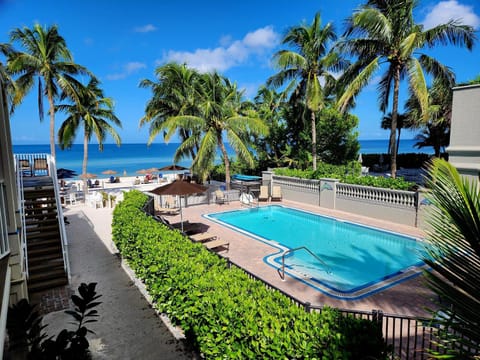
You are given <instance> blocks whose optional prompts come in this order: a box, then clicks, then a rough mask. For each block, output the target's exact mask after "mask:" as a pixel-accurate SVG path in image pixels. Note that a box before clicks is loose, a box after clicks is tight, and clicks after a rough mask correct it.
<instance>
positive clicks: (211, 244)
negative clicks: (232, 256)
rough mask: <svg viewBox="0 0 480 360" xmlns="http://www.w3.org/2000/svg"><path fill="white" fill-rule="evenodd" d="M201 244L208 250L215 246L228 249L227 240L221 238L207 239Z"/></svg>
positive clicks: (215, 247)
mask: <svg viewBox="0 0 480 360" xmlns="http://www.w3.org/2000/svg"><path fill="white" fill-rule="evenodd" d="M203 245H204V246H205V247H206V248H207V249H208V250H213V249H217V248H220V247H222V248H225V249H226V250H227V251H229V250H230V243H229V242H228V241H225V240H222V239H215V240H212V241H207V242H205V243H203Z"/></svg>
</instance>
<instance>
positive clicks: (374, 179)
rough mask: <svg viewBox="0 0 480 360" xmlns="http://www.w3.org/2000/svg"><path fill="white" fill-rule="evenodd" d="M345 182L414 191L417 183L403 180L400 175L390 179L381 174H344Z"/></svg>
mask: <svg viewBox="0 0 480 360" xmlns="http://www.w3.org/2000/svg"><path fill="white" fill-rule="evenodd" d="M343 182H344V183H346V184H355V185H363V186H373V187H377V188H385V189H394V190H409V191H414V190H415V189H416V188H417V184H415V183H412V182H410V181H406V180H404V179H403V178H402V177H397V178H395V179H392V178H390V177H382V176H370V175H368V176H350V175H348V176H346V177H345V178H344V179H343Z"/></svg>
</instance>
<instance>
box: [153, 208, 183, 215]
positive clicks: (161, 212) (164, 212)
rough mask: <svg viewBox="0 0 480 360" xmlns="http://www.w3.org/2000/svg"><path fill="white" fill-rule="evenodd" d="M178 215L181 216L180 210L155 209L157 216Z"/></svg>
mask: <svg viewBox="0 0 480 360" xmlns="http://www.w3.org/2000/svg"><path fill="white" fill-rule="evenodd" d="M157 213H158V215H178V214H180V209H179V208H178V209H172V208H164V207H158V206H157V207H155V215H157Z"/></svg>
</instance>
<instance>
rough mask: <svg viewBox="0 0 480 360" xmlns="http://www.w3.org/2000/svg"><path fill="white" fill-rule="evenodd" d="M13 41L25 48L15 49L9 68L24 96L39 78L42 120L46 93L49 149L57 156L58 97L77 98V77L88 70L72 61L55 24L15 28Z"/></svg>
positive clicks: (11, 55) (9, 60) (11, 36)
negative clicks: (56, 112) (56, 123)
mask: <svg viewBox="0 0 480 360" xmlns="http://www.w3.org/2000/svg"><path fill="white" fill-rule="evenodd" d="M10 41H11V42H12V43H15V42H18V43H19V44H20V45H21V47H22V48H23V49H24V51H14V52H12V53H11V54H10V56H9V58H8V62H7V66H8V70H9V72H10V73H12V74H13V75H18V78H17V79H16V84H17V87H18V91H19V92H20V97H21V98H23V97H24V96H26V94H27V93H28V92H29V90H30V89H31V88H32V87H33V85H34V83H35V81H38V111H39V115H40V121H42V120H43V118H44V116H43V97H44V96H46V97H47V100H48V103H49V114H50V152H51V154H52V156H53V157H55V100H56V99H59V98H60V97H70V98H72V99H73V100H74V101H78V100H79V98H78V95H77V94H76V92H75V89H76V88H78V87H79V85H80V83H79V82H78V80H76V79H75V78H74V76H75V75H78V74H89V73H88V71H87V70H86V69H85V68H84V67H83V66H80V65H78V64H75V63H74V62H73V58H72V55H71V53H70V51H69V50H68V48H67V44H66V42H65V39H64V38H63V37H62V36H60V34H59V32H58V28H57V26H56V25H53V26H50V27H48V28H47V27H42V26H41V25H39V24H35V25H34V26H33V29H30V28H28V27H24V28H22V29H20V28H16V29H14V30H13V31H12V32H11V33H10Z"/></svg>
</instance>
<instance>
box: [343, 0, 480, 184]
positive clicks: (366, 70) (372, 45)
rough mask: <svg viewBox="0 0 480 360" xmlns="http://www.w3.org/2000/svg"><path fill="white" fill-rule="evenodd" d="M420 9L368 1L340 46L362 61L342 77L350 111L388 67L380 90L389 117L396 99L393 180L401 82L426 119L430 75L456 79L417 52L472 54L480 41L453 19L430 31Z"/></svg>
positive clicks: (412, 2)
mask: <svg viewBox="0 0 480 360" xmlns="http://www.w3.org/2000/svg"><path fill="white" fill-rule="evenodd" d="M416 5H417V1H416V0H402V1H398V0H368V1H367V3H366V5H364V6H363V7H361V8H360V9H359V10H358V11H355V12H354V14H353V15H352V16H351V17H350V18H349V19H348V26H347V30H346V33H345V35H344V39H343V40H342V41H341V42H339V50H340V51H341V52H344V53H345V54H348V55H351V56H353V57H354V58H355V59H357V60H356V62H355V63H353V64H352V65H351V66H350V67H349V68H348V69H347V70H346V72H345V73H344V75H343V76H342V83H343V84H344V91H343V95H342V96H341V97H340V99H339V100H338V106H339V108H340V109H342V110H345V109H346V108H347V107H348V106H349V104H350V102H351V100H352V99H353V98H354V97H355V96H356V95H357V94H358V93H359V92H360V90H361V89H362V88H363V87H364V86H365V85H366V84H368V82H369V81H370V80H371V79H372V77H373V76H374V75H375V74H376V72H377V70H379V69H381V68H382V65H383V64H385V66H386V69H385V72H384V73H383V75H382V76H381V80H380V82H379V85H378V88H379V92H380V93H379V104H380V110H381V111H382V112H384V113H385V112H386V110H387V108H388V106H389V100H390V97H393V103H392V110H391V114H392V121H391V127H390V157H391V161H390V163H391V172H392V177H395V176H396V171H397V161H396V158H397V149H396V141H395V140H396V131H397V121H398V106H399V104H398V97H399V91H400V81H401V80H402V79H403V78H408V80H409V90H410V92H411V93H412V94H414V96H415V97H416V98H417V99H418V102H419V104H420V108H421V109H422V115H423V116H425V117H426V116H428V115H427V106H428V104H427V99H428V97H427V85H426V79H425V72H427V73H431V74H433V75H434V77H438V78H441V79H448V77H449V76H450V75H451V73H450V71H449V70H448V68H447V67H445V66H443V65H442V64H440V63H439V62H438V61H437V60H435V59H434V58H432V57H430V56H428V55H426V54H417V51H419V50H421V49H423V48H432V47H434V46H435V45H439V44H441V45H445V44H453V45H459V46H465V47H466V48H467V49H469V50H470V49H471V48H472V46H473V43H474V40H475V33H474V30H473V28H472V27H471V26H467V25H461V24H460V23H459V22H457V21H453V20H452V21H449V22H448V23H446V24H441V25H438V26H436V27H434V28H432V29H428V30H424V29H423V26H422V25H419V24H416V23H415V21H414V18H413V11H414V9H415V7H416ZM392 91H393V92H392Z"/></svg>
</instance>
